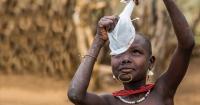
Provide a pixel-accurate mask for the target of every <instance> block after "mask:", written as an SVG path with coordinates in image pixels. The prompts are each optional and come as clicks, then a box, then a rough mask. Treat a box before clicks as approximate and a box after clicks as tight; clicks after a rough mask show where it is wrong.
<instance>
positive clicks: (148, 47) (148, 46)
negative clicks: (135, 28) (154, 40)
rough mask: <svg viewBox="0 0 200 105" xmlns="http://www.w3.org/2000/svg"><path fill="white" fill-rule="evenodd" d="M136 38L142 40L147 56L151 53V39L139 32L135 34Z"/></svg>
mask: <svg viewBox="0 0 200 105" xmlns="http://www.w3.org/2000/svg"><path fill="white" fill-rule="evenodd" d="M136 40H144V47H145V49H146V50H147V52H148V54H149V56H151V55H152V47H151V41H150V40H149V38H147V37H146V36H145V35H143V34H141V33H137V34H136Z"/></svg>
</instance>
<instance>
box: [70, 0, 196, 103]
mask: <svg viewBox="0 0 200 105" xmlns="http://www.w3.org/2000/svg"><path fill="white" fill-rule="evenodd" d="M163 2H164V4H165V6H166V8H167V10H168V12H169V15H170V18H171V21H172V24H173V27H174V30H175V33H176V37H177V40H178V45H177V48H176V50H175V52H174V55H173V58H172V60H171V63H170V65H169V67H168V70H167V72H166V73H164V74H163V75H162V76H161V77H160V78H158V80H157V81H156V82H155V85H151V86H152V87H151V88H145V89H143V90H144V91H143V92H139V93H137V94H129V93H127V94H128V95H119V96H117V94H116V96H115V95H111V94H106V95H96V94H93V93H88V92H87V88H88V85H89V81H90V78H91V74H92V70H93V66H94V63H95V60H96V58H97V56H98V54H99V51H100V49H101V48H102V47H103V45H104V43H105V42H106V41H107V40H108V36H107V31H111V30H113V28H114V27H115V25H116V23H117V22H116V21H117V19H116V17H114V16H105V17H103V18H101V20H100V21H99V24H98V29H97V35H96V37H95V39H94V42H93V44H92V46H91V48H90V49H89V51H88V54H87V55H85V57H84V59H83V61H82V62H81V64H80V66H79V68H78V70H77V72H76V74H75V75H74V78H73V79H72V83H71V86H70V88H69V91H68V97H69V99H70V100H71V101H72V102H73V103H74V104H75V105H128V104H138V105H174V101H173V99H174V95H175V93H176V90H177V87H178V85H179V84H180V82H181V81H182V79H183V77H184V75H185V73H186V71H187V68H188V64H189V59H190V56H191V53H192V49H193V48H194V45H195V43H194V38H193V33H192V31H191V29H190V28H189V25H188V23H187V21H186V19H185V17H184V16H183V14H182V13H181V12H180V10H179V9H178V8H177V6H176V4H175V3H174V0H163ZM154 62H155V57H154V56H152V54H151V44H150V41H149V40H148V39H146V38H145V37H143V36H142V35H139V34H137V35H136V37H135V40H134V42H133V43H132V45H131V46H130V48H129V49H128V50H127V51H126V52H124V53H122V54H119V55H114V56H112V57H111V66H112V72H113V75H114V76H115V77H117V79H118V80H120V81H122V82H123V85H124V90H125V91H126V90H127V91H128V92H130V93H131V91H129V90H136V89H138V88H141V87H144V86H145V83H146V74H147V71H148V70H151V68H152V67H153V64H154ZM145 87H146V86H145ZM147 87H148V86H147ZM140 90H141V89H140Z"/></svg>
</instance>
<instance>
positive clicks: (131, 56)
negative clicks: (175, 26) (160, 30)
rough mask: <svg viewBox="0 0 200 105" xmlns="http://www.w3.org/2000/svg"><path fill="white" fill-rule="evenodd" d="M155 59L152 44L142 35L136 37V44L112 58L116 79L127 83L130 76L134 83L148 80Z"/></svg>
mask: <svg viewBox="0 0 200 105" xmlns="http://www.w3.org/2000/svg"><path fill="white" fill-rule="evenodd" d="M154 61H155V57H154V56H152V48H151V42H150V40H149V39H148V38H146V37H145V36H143V35H141V34H137V35H136V36H135V40H134V42H133V43H132V44H131V46H130V47H129V49H128V50H127V51H126V52H124V53H122V54H119V55H114V56H112V57H111V65H112V71H113V74H114V75H115V77H118V78H119V76H120V79H121V80H124V81H127V80H128V79H130V75H131V76H132V77H133V81H132V82H134V81H140V80H143V79H145V78H146V72H147V70H148V69H152V66H153V64H154Z"/></svg>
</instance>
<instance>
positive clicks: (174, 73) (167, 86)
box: [156, 0, 195, 97]
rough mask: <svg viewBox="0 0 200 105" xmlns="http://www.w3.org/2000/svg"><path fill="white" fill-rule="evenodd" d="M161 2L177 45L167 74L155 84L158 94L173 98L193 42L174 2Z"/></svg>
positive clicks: (187, 26) (191, 35)
mask: <svg viewBox="0 0 200 105" xmlns="http://www.w3.org/2000/svg"><path fill="white" fill-rule="evenodd" d="M163 1H164V4H165V6H166V8H167V10H168V13H169V16H170V18H171V21H172V24H173V27H174V31H175V34H176V37H177V40H178V45H177V48H176V50H175V52H174V55H173V57H172V60H171V63H170V65H169V68H168V70H167V72H166V73H164V74H163V75H162V76H161V77H160V78H159V79H158V81H157V83H156V84H158V85H157V86H158V90H160V91H159V93H161V94H162V95H164V96H166V97H173V96H174V94H175V92H176V89H177V87H178V85H179V84H180V82H181V81H182V79H183V77H184V75H185V73H186V71H187V68H188V65H189V60H190V56H191V53H192V49H193V47H194V45H195V42H194V37H193V33H192V30H191V29H190V27H189V25H188V23H187V20H186V19H185V16H184V15H183V14H182V13H181V11H180V10H179V9H178V7H177V6H176V4H175V2H174V0H163Z"/></svg>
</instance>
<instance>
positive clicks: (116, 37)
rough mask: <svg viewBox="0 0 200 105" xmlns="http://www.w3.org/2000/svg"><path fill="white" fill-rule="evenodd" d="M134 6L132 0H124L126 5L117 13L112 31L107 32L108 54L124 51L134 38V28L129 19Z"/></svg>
mask: <svg viewBox="0 0 200 105" xmlns="http://www.w3.org/2000/svg"><path fill="white" fill-rule="evenodd" d="M134 6H135V3H134V2H133V0H130V1H129V2H127V0H126V6H125V8H124V10H123V11H122V12H121V14H120V15H119V20H118V23H117V24H116V26H115V28H114V29H113V31H112V32H108V37H109V41H110V45H109V47H110V50H111V53H110V55H118V54H121V53H123V52H125V51H126V50H128V48H129V47H130V45H131V44H132V43H133V41H134V39H135V28H134V26H133V24H132V21H131V14H132V11H133V8H134Z"/></svg>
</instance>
